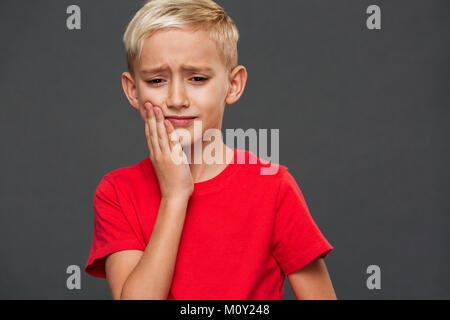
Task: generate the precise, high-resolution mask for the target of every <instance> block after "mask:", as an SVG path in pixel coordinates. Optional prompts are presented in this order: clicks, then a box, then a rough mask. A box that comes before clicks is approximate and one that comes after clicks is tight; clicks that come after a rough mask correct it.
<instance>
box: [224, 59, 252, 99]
mask: <svg viewBox="0 0 450 320" xmlns="http://www.w3.org/2000/svg"><path fill="white" fill-rule="evenodd" d="M229 79H230V88H229V89H228V94H227V96H226V99H225V103H226V104H233V103H235V102H236V101H238V100H239V98H240V97H241V95H242V93H243V92H244V89H245V84H246V83H247V69H246V68H245V67H244V66H242V65H239V66H236V67H234V68H233V70H231V73H230V78H229Z"/></svg>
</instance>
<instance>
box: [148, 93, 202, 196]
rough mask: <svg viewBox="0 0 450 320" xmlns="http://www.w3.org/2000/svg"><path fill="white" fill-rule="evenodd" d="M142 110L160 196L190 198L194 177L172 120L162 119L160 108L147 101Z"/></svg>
mask: <svg viewBox="0 0 450 320" xmlns="http://www.w3.org/2000/svg"><path fill="white" fill-rule="evenodd" d="M144 110H145V115H146V121H145V136H146V138H147V145H148V149H149V151H150V160H151V161H152V164H153V167H154V168H155V171H156V175H157V177H158V182H159V189H160V191H161V197H162V198H163V199H175V198H183V199H189V197H190V196H191V194H192V192H193V191H194V181H193V179H192V175H191V170H190V168H189V163H188V161H187V157H186V154H185V153H184V151H183V149H182V147H181V144H180V141H179V137H178V135H177V133H176V132H175V129H174V127H173V125H172V123H171V122H170V121H169V120H164V116H163V112H162V110H161V108H159V107H154V106H153V105H152V104H151V103H150V102H146V103H145V104H144ZM169 137H172V139H170V138H169Z"/></svg>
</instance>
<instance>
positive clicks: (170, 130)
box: [164, 119, 180, 150]
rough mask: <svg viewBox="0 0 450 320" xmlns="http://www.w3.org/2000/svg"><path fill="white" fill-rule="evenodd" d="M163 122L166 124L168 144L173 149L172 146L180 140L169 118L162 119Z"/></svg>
mask: <svg viewBox="0 0 450 320" xmlns="http://www.w3.org/2000/svg"><path fill="white" fill-rule="evenodd" d="M164 124H165V126H166V129H167V136H168V138H169V146H170V150H172V149H173V147H174V146H175V145H176V144H177V142H179V141H180V139H179V137H178V135H177V133H176V132H175V128H174V127H173V125H172V122H170V121H169V120H167V119H166V120H164Z"/></svg>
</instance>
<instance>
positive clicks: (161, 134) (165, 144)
mask: <svg viewBox="0 0 450 320" xmlns="http://www.w3.org/2000/svg"><path fill="white" fill-rule="evenodd" d="M153 110H154V111H155V115H156V128H157V130H158V142H159V146H160V148H161V152H162V153H165V154H169V152H170V147H169V138H168V137H167V131H166V126H165V125H164V115H163V112H162V110H161V109H160V108H159V107H155V108H153Z"/></svg>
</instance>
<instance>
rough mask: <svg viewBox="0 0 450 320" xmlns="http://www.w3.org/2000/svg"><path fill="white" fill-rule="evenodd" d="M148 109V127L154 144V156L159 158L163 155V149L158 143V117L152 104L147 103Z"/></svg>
mask: <svg viewBox="0 0 450 320" xmlns="http://www.w3.org/2000/svg"><path fill="white" fill-rule="evenodd" d="M146 107H147V115H148V120H147V121H148V126H149V129H150V141H151V143H152V150H153V155H154V156H157V155H159V154H160V153H161V149H160V148H159V142H158V131H157V128H156V117H155V113H154V111H153V106H152V105H151V103H148V102H147V103H146Z"/></svg>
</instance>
